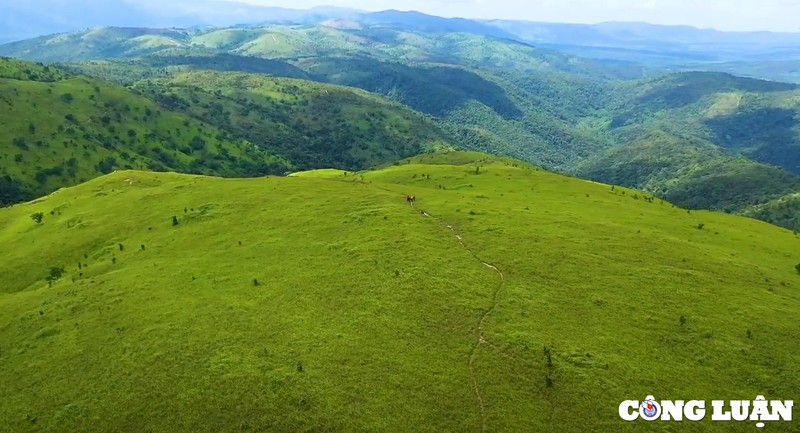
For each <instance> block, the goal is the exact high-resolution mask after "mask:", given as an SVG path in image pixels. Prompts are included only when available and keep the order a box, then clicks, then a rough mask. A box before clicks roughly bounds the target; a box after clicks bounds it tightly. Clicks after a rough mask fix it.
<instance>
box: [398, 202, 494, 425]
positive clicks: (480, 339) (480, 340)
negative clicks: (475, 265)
mask: <svg viewBox="0 0 800 433" xmlns="http://www.w3.org/2000/svg"><path fill="white" fill-rule="evenodd" d="M411 207H412V208H414V203H413V202H412V203H411ZM420 214H422V216H424V217H426V218H430V219H432V220H434V221H436V222H438V223H439V224H440V225H442V226H444V227H446V228H447V229H449V230H450V231H451V232H452V233H453V235H455V237H456V239H457V240H458V243H459V244H461V247H462V248H464V249H465V250H467V252H468V253H470V255H471V256H472V257H474V258H475V260H478V261H479V262H481V264H482V265H484V266H486V267H487V268H489V269H492V270H493V271H495V272H496V273H497V275H498V276H499V277H500V282H499V284H498V285H497V287H496V288H495V290H494V292H493V293H492V303H491V305H490V306H489V308H487V309H486V311H484V313H483V315H482V316H481V318H480V320H479V321H478V324H477V328H476V331H475V343H474V344H473V345H472V350H471V351H470V354H469V361H468V365H469V375H470V379H471V381H472V388H473V390H474V391H475V397H476V398H477V399H478V407H479V409H480V416H481V432H482V433H486V405H485V402H484V399H483V395H482V394H481V389H480V386H479V385H478V378H477V375H476V374H475V358H476V356H477V353H478V348H479V347H480V346H481V345H482V344H488V345H489V346H491V347H494V346H493V345H492V344H490V343H489V342H488V341H487V340H486V338H485V336H484V335H483V327H484V325H485V323H486V320H487V319H488V318H489V315H491V314H492V312H493V311H494V309H495V307H497V297H498V295H499V294H500V291H501V290H502V289H503V287H504V286H505V282H506V276H505V274H503V271H501V270H500V269H499V268H498V267H497V266H495V265H493V264H491V263H489V262H486V261H485V260H483V259H482V258H480V257H479V256H478V255H477V254H475V253H474V252H473V251H472V250H470V249H469V247H467V245H466V244H465V243H464V238H463V237H462V236H461V235H460V234H459V233H458V232H457V231H456V229H455V228H453V226H451V225H449V224H447V223H444V222H442V221H441V220H439V219H438V218H436V217H433V216H431V215H430V214H429V213H427V212H425V211H422V210H421V211H420Z"/></svg>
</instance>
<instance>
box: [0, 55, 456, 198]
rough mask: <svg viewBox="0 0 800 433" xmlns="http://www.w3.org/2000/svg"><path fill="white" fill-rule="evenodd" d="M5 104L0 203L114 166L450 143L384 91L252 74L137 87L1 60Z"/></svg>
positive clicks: (212, 165) (275, 164)
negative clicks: (375, 92)
mask: <svg viewBox="0 0 800 433" xmlns="http://www.w3.org/2000/svg"><path fill="white" fill-rule="evenodd" d="M220 86H227V87H228V88H229V89H234V88H235V89H236V90H235V91H233V90H231V91H228V90H225V91H222V90H220ZM145 90H146V91H145ZM147 96H150V97H151V98H148V97H147ZM3 107H5V108H3ZM0 110H2V113H3V115H2V117H0V126H2V132H0V185H2V189H0V203H2V204H8V203H13V202H15V201H18V200H22V199H31V198H33V197H35V196H37V195H42V194H45V193H48V192H51V191H54V190H56V189H58V188H60V187H63V186H68V185H74V184H76V183H79V182H83V181H86V180H89V179H91V178H93V177H96V176H98V175H99V174H102V173H108V172H110V171H112V170H114V169H134V168H136V169H150V170H155V171H178V172H185V173H197V174H213V175H221V176H237V177H241V176H260V175H264V174H282V173H285V172H287V171H292V170H296V169H298V168H300V169H308V168H316V167H339V168H344V169H353V170H354V169H363V168H366V167H369V166H372V165H376V164H382V163H387V162H393V161H396V160H399V159H402V158H406V157H409V156H411V155H415V154H418V153H421V152H424V151H427V150H434V149H439V150H442V149H451V148H453V143H452V140H451V139H450V138H449V135H448V134H447V133H446V132H444V131H443V130H442V129H440V128H439V127H437V126H436V125H435V124H433V123H432V122H431V121H430V120H429V119H427V118H425V117H423V116H421V115H419V114H418V113H414V112H413V111H411V110H408V109H407V108H405V107H402V106H400V105H398V104H394V103H392V102H390V101H388V100H385V99H383V98H380V97H377V96H375V95H370V94H367V93H366V92H363V91H360V90H357V89H350V88H345V87H341V86H331V85H325V84H315V83H310V82H308V81H298V80H290V79H272V78H264V77H261V76H255V75H250V74H244V73H240V74H233V73H231V74H225V73H215V72H204V73H187V74H184V75H179V76H177V77H175V78H174V79H173V80H172V81H170V82H161V84H156V83H155V82H153V81H150V82H147V83H143V84H142V86H141V88H140V89H134V90H131V89H128V88H124V87H121V86H118V85H113V84H110V83H108V82H104V81H101V80H98V79H93V78H88V77H85V76H78V75H71V74H69V73H66V72H64V71H62V70H60V69H58V68H55V67H50V66H45V65H37V64H33V63H25V62H18V61H12V60H8V59H0Z"/></svg>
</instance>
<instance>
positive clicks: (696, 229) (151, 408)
mask: <svg viewBox="0 0 800 433" xmlns="http://www.w3.org/2000/svg"><path fill="white" fill-rule="evenodd" d="M409 194H410V195H415V196H416V198H417V201H416V203H415V205H414V206H413V207H412V206H411V205H409V204H408V203H407V202H406V200H405V197H406V195H409ZM37 212H41V213H42V214H43V219H42V222H41V223H36V222H35V221H34V220H33V219H32V218H31V215H32V214H34V213H37ZM426 215H428V216H426ZM173 217H174V218H173ZM448 226H450V228H448ZM459 237H460V238H461V242H459ZM799 246H800V239H798V238H797V236H796V235H794V234H793V233H792V232H790V231H786V230H783V229H779V228H777V227H774V226H771V225H768V224H766V223H763V222H759V221H756V220H751V219H745V218H741V217H735V216H730V215H725V214H717V213H711V212H696V211H691V212H688V211H686V210H683V209H680V208H677V207H673V206H672V205H671V204H669V203H666V202H661V200H660V199H658V198H651V197H649V196H647V195H645V194H643V193H641V192H637V191H633V190H628V189H623V188H617V187H614V188H612V187H611V186H608V185H602V184H597V183H592V182H586V181H582V180H578V179H575V178H569V177H564V176H559V175H555V174H551V173H548V172H545V171H543V170H540V169H538V168H536V167H532V166H528V165H525V164H524V163H520V162H517V161H514V160H507V159H499V158H493V157H488V156H486V155H481V154H473V153H448V154H434V155H425V156H422V157H419V158H414V159H412V160H408V161H404V162H402V163H399V164H397V165H393V166H388V167H384V168H380V169H375V170H371V171H365V172H361V173H352V172H343V171H337V170H325V171H317V172H308V173H299V174H297V175H293V176H290V177H280V178H278V177H269V178H260V179H247V180H238V179H218V178H210V177H199V176H188V175H177V174H168V173H144V172H137V171H120V172H116V173H113V174H110V175H107V176H104V177H101V178H99V179H95V180H92V181H90V182H87V183H85V184H82V185H80V186H77V187H74V188H68V189H63V190H60V191H58V192H56V193H54V194H52V195H50V196H48V197H45V198H43V199H41V200H37V201H35V202H32V203H25V204H20V205H16V206H14V207H11V208H5V209H0V275H2V280H0V281H1V282H0V292H2V294H0V395H2V398H0V430H2V431H14V432H24V431H84V432H94V431H97V432H106V431H131V432H133V431H136V432H139V431H153V432H173V431H193V432H206V431H207V432H219V431H225V432H234V431H236V432H238V431H285V432H296V431H307V432H312V431H313V432H323V431H325V432H333V431H337V432H383V431H409V432H425V431H428V432H444V431H448V432H470V431H474V432H480V431H489V432H512V431H519V432H550V431H558V432H562V431H563V432H587V431H598V432H606V431H607V432H627V431H680V432H683V431H719V432H723V431H725V432H727V431H742V432H744V431H747V432H749V431H754V430H755V423H741V424H728V423H710V422H705V421H704V422H700V423H689V422H684V423H654V424H646V423H644V422H635V423H627V422H624V421H621V420H620V419H619V416H618V414H617V409H618V405H619V404H620V402H622V401H623V400H629V399H643V398H644V397H645V396H646V395H649V394H651V395H654V396H655V397H656V398H657V399H672V400H677V399H706V400H711V399H725V400H733V399H744V400H752V399H754V398H755V397H756V396H757V395H765V396H766V397H767V398H768V399H781V400H791V399H795V400H796V399H798V397H800V395H798V390H800V376H799V375H798V373H797V371H798V370H799V369H800V353H798V351H797V348H798V345H797V338H798V336H800V323H798V321H797V316H798V313H800V293H799V292H798V289H799V288H800V275H798V273H797V271H796V270H795V265H796V264H797V263H798V262H800V255H798V251H800V248H798V247H799ZM487 265H492V266H495V267H496V268H497V271H495V270H494V269H492V268H491V267H489V266H487ZM53 268H55V269H53ZM62 268H63V273H61V272H60V270H61V269H62ZM59 274H60V275H59ZM501 275H502V279H501ZM56 277H58V278H56ZM48 278H50V281H48ZM479 324H480V326H479ZM479 328H480V329H479ZM767 428H768V429H770V431H800V429H798V426H797V424H796V423H794V424H790V423H782V424H768V426H767Z"/></svg>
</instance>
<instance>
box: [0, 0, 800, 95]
mask: <svg viewBox="0 0 800 433" xmlns="http://www.w3.org/2000/svg"><path fill="white" fill-rule="evenodd" d="M81 5H82V6H83V7H81V8H76V7H75V4H74V3H72V2H70V1H67V0H40V1H37V2H35V3H24V2H15V3H14V4H11V5H4V9H5V10H4V11H3V12H4V13H3V14H2V16H0V43H8V42H13V41H18V40H24V39H29V38H34V37H38V36H42V35H49V34H55V33H62V32H72V31H76V30H82V29H86V28H92V27H107V26H112V27H137V28H196V27H201V28H206V27H230V26H239V27H249V26H262V25H265V24H298V25H315V24H320V23H324V22H330V21H331V20H345V21H355V22H358V23H359V25H370V26H389V27H402V28H404V29H414V30H417V31H428V32H431V31H432V32H451V33H453V32H455V33H471V34H478V35H482V36H491V37H496V38H504V39H511V40H515V41H519V42H524V43H529V44H533V45H536V46H539V47H543V48H552V49H555V50H559V51H562V52H566V53H569V54H574V55H578V56H581V57H587V58H593V59H597V60H601V61H604V62H608V63H614V64H622V65H631V66H633V67H642V66H643V67H646V68H649V69H652V70H657V71H686V70H707V71H719V72H729V73H732V74H736V75H741V76H748V77H753V78H762V79H769V80H774V81H789V82H800V33H773V32H723V31H717V30H712V29H698V28H694V27H689V26H663V25H653V24H647V23H637V22H607V23H600V24H560V23H544V22H528V21H508V20H469V19H463V18H441V17H436V16H431V15H426V14H423V13H420V12H414V11H410V12H403V11H396V10H387V11H382V12H374V13H373V12H364V11H358V10H354V9H347V8H336V7H317V8H313V9H308V10H303V9H287V8H277V7H265V6H254V5H250V4H246V3H240V2H233V1H221V0H200V1H189V0H175V1H170V2H160V3H159V2H154V1H152V0H145V1H142V2H133V1H126V0H108V1H105V0H87V1H84V2H82V3H81ZM3 51H4V52H8V50H3Z"/></svg>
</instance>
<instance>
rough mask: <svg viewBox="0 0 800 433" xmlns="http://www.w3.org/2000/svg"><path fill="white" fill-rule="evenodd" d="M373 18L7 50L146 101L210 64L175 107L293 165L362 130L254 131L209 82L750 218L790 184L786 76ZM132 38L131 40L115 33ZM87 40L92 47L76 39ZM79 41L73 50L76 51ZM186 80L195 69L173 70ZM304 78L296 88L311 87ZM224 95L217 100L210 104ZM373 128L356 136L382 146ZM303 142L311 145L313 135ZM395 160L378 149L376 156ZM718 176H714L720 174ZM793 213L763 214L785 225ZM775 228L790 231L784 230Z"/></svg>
mask: <svg viewBox="0 0 800 433" xmlns="http://www.w3.org/2000/svg"><path fill="white" fill-rule="evenodd" d="M385 15H386V16H384V17H383V18H381V16H378V17H376V18H374V19H373V21H370V20H366V19H365V20H361V21H342V20H340V21H330V22H326V23H323V24H320V25H313V26H286V25H269V26H255V27H246V26H241V27H234V28H223V29H205V30H197V29H196V30H192V31H179V30H170V32H173V33H175V34H174V35H172V36H169V37H167V39H168V40H169V42H168V43H167V42H165V43H163V44H160V45H159V44H148V43H144V42H142V39H141V37H143V36H146V39H147V38H149V39H152V38H155V37H160V36H159V35H165V31H162V30H148V29H117V28H103V29H94V30H90V31H86V32H78V33H74V34H70V35H66V36H59V37H56V38H50V39H48V40H47V43H46V44H44V45H42V43H43V40H40V41H29V42H21V43H20V44H17V45H15V46H13V48H14V49H15V50H17V51H15V52H17V53H22V54H24V53H23V52H22V51H19V49H21V48H22V47H28V48H27V49H31V50H32V51H31V53H34V52H35V53H37V55H38V56H44V57H50V56H56V58H57V57H58V56H59V55H62V54H63V56H64V57H62V58H61V59H62V60H68V59H71V58H105V60H92V61H88V62H83V63H79V64H76V65H72V68H73V70H75V71H79V72H83V73H86V74H93V75H97V76H99V77H102V78H104V79H107V80H112V81H115V82H118V83H124V84H126V85H129V86H133V87H134V88H138V89H140V90H141V91H144V92H145V93H146V94H148V95H149V96H151V97H153V98H156V99H158V98H160V95H162V94H168V93H169V92H166V91H165V90H163V89H161V88H160V87H159V86H162V85H163V83H170V82H171V81H172V84H171V85H175V84H176V83H174V81H175V77H178V76H182V77H184V78H182V80H185V81H192V80H196V81H197V80H199V81H200V82H202V81H206V80H207V78H205V76H206V75H207V74H208V71H209V70H211V71H214V72H215V73H214V74H212V75H213V76H214V77H216V78H214V79H213V80H211V81H212V82H214V86H211V87H215V89H213V90H219V92H218V94H210V93H209V90H212V89H210V87H209V86H205V90H203V96H202V97H200V96H197V97H195V100H197V101H200V100H201V99H203V100H204V101H205V102H203V103H202V104H184V105H185V107H184V108H183V109H182V110H183V111H184V113H187V114H190V115H192V116H195V117H198V118H200V119H202V120H203V121H205V122H210V123H212V124H214V125H215V126H217V127H219V128H222V129H224V130H226V131H228V132H229V133H231V134H235V135H236V136H238V137H245V138H247V139H248V140H250V141H253V142H267V143H283V144H284V147H283V149H281V148H280V146H278V147H274V146H273V147H271V148H270V149H271V150H272V151H276V152H279V154H280V155H283V156H287V157H289V158H290V159H292V157H291V156H288V155H287V153H286V151H287V147H288V148H289V149H298V147H299V148H304V146H306V147H307V146H311V147H317V148H318V149H317V150H316V151H314V152H312V153H315V155H317V156H319V155H320V154H324V153H325V152H328V155H329V158H328V160H331V158H330V157H331V156H333V155H338V154H340V153H341V152H340V150H342V149H347V148H349V149H354V147H353V146H354V144H353V143H350V144H346V143H344V142H345V141H347V140H346V138H345V137H360V136H363V135H362V132H360V131H355V130H353V129H352V128H351V129H348V130H347V131H346V132H347V133H346V134H345V133H344V132H343V133H339V134H336V138H334V139H333V140H330V139H329V138H328V137H329V136H328V135H327V133H328V132H329V131H330V129H329V128H327V127H324V126H322V128H317V127H314V126H311V127H309V126H308V125H307V124H306V123H303V124H300V123H297V122H294V121H292V122H289V123H290V125H289V127H288V128H279V129H275V128H268V127H261V128H259V127H258V125H262V126H263V125H266V123H259V122H252V121H247V122H244V123H242V122H241V121H242V120H244V119H246V118H247V117H248V116H251V120H252V119H255V118H253V117H252V116H253V115H254V114H253V112H254V111H255V112H260V113H264V112H266V111H269V110H270V108H269V107H268V106H267V108H264V106H263V105H260V104H261V102H259V101H258V99H259V98H258V97H256V98H255V99H253V98H250V99H249V100H248V101H244V100H240V101H234V100H232V99H231V95H234V94H236V95H240V94H242V93H244V94H248V95H251V96H252V95H253V92H249V91H245V92H242V91H241V89H237V88H236V85H234V83H233V82H232V81H231V80H229V79H225V78H220V77H222V76H225V75H226V74H230V73H233V72H245V73H248V74H253V73H257V74H266V75H269V76H272V77H288V78H295V79H303V80H310V81H316V82H319V83H326V84H337V85H344V86H349V87H355V88H360V89H363V90H367V91H369V92H372V93H376V94H380V95H383V96H386V97H388V98H390V99H393V100H394V101H396V102H399V103H401V104H404V105H406V106H408V107H410V108H412V109H413V110H415V111H418V112H421V113H423V114H426V115H428V116H430V117H433V118H435V119H436V120H437V121H438V125H437V127H436V128H433V129H427V130H430V131H433V132H432V133H431V134H428V133H425V134H423V135H425V136H426V137H431V138H425V139H423V140H422V141H423V142H431V141H433V142H441V141H444V142H448V143H450V144H454V145H458V146H460V147H462V148H467V149H473V150H478V151H483V152H490V153H494V154H499V155H508V156H512V157H515V158H520V159H524V160H526V161H529V162H532V163H535V164H539V165H542V166H545V167H547V168H548V169H552V170H557V171H560V172H564V173H570V174H574V175H579V176H582V177H588V178H591V179H595V180H599V181H603V182H610V183H611V182H613V183H618V184H622V185H625V186H629V187H635V188H641V189H645V190H647V191H649V192H650V193H653V194H658V195H661V196H664V197H667V198H669V199H670V200H672V201H674V202H676V203H678V204H680V205H683V206H688V207H693V208H709V209H717V210H725V211H728V212H735V213H742V214H748V215H772V214H774V213H763V212H756V213H754V212H755V211H754V209H753V207H754V206H760V205H763V204H765V203H766V202H769V201H772V200H775V199H778V198H780V197H783V196H786V195H791V194H793V193H795V192H797V191H798V189H797V185H798V175H800V166H799V165H798V164H799V163H800V136H798V133H797V125H796V119H795V118H796V117H797V116H798V99H797V98H798V94H800V90H798V87H797V85H793V84H783V83H774V82H767V81H759V80H754V79H745V78H740V77H735V76H732V75H728V74H723V73H704V72H695V73H678V74H668V75H660V76H656V77H650V78H640V77H641V75H642V74H643V73H644V72H643V71H642V70H641V69H633V70H630V69H628V70H626V68H625V67H624V66H616V67H610V66H608V65H604V64H601V63H598V62H593V61H590V60H586V59H581V58H578V57H575V56H567V55H563V54H560V53H558V52H555V51H550V50H545V49H540V48H537V47H532V46H529V45H526V44H523V43H519V42H515V41H513V40H508V39H500V38H497V37H490V36H486V35H482V34H479V33H480V32H478V31H476V30H474V29H472V30H470V29H469V28H464V29H463V32H462V33H443V32H440V31H436V25H433V24H430V23H429V24H424V23H417V24H413V25H412V24H409V23H404V21H403V20H406V19H411V20H412V21H414V20H416V18H419V17H416V18H415V16H411V17H409V16H408V15H405V14H400V15H397V14H391V13H390V14H385ZM391 17H394V18H391ZM381 20H383V21H381ZM434 21H435V22H438V21H436V20H434ZM444 24H447V25H455V26H465V25H467V24H468V23H464V22H462V21H458V20H455V21H447V23H444ZM444 24H442V25H444ZM437 25H438V24H437ZM467 27H468V26H467ZM131 32H133V34H135V35H138V36H135V37H125V35H126V34H128V33H131ZM88 35H92V38H90V40H91V41H92V42H91V44H90V43H88V42H86V38H87V36H88ZM95 39H96V40H95ZM120 41H122V42H120ZM26 44H27V45H26ZM35 47H41V48H42V49H41V50H39V49H36V48H35ZM7 48H8V47H7ZM84 51H85V53H84V54H82V56H83V57H80V56H78V57H75V53H76V52H84ZM59 53H62V54H59ZM140 55H143V56H144V57H138V56H140ZM194 75H197V76H198V77H201V78H197V79H193V78H185V77H192V76H194ZM634 78H636V79H634ZM148 83H150V84H148ZM153 83H155V84H153ZM195 84H196V83H195ZM309 86H311V85H308V86H307V85H305V84H303V85H300V84H298V85H296V87H298V88H300V89H306V88H314V87H313V86H311V87H309ZM194 87H199V88H201V89H202V88H203V86H202V85H200V86H198V85H195V86H194ZM181 89H182V90H181V92H183V93H184V95H183V96H181V98H183V100H185V101H186V100H187V99H186V96H187V94H186V93H187V92H197V90H187V89H188V88H187V87H186V86H182V87H181ZM165 92H166V93H165ZM303 92H305V90H301V93H303ZM256 93H257V92H256ZM223 94H224V95H227V96H226V97H225V98H222V99H221V100H220V101H216V100H214V101H212V99H215V98H220V97H221V95H223ZM237 97H238V96H237ZM290 99H291V98H290ZM305 99H307V98H306V97H305V96H301V97H300V100H305ZM160 100H161V102H162V103H167V104H169V101H167V100H165V99H163V98H162V99H160ZM243 103H244V104H245V105H247V104H255V105H251V108H256V110H252V109H248V108H247V107H245V106H242V104H243ZM214 104H217V105H214ZM211 106H213V107H216V108H215V109H222V113H237V112H238V113H245V112H246V113H247V115H244V116H242V115H229V114H225V115H222V116H220V115H216V114H214V113H212V112H209V110H208V108H209V107H211ZM366 106H369V105H366ZM168 107H170V108H173V109H174V108H176V106H172V105H168ZM286 108H287V110H289V111H287V113H295V114H296V116H295V117H300V118H303V119H307V117H308V113H307V112H305V109H304V108H303V109H301V110H300V111H298V107H297V106H295V107H293V108H290V107H286ZM264 110H266V111H264ZM335 117H336V119H337V120H336V121H335V123H336V124H337V125H338V124H342V125H347V124H351V123H352V121H346V119H348V115H347V114H346V113H344V114H342V113H340V114H337V115H336V116H335ZM355 122H356V123H357V122H358V121H357V120H356V121H355ZM282 124H283V125H284V126H285V125H286V124H287V123H286V122H283V123H282ZM254 125H255V126H254ZM242 126H247V127H248V128H243V127H242ZM307 130H311V131H314V133H313V134H309V133H307ZM435 130H439V132H436V131H435ZM276 131H279V132H278V133H276ZM375 131H376V130H375V129H371V130H370V132H368V133H367V134H366V136H368V137H370V136H371V137H373V138H376V139H377V140H378V141H382V139H380V138H377V137H380V136H381V135H380V134H376V133H375ZM282 133H283V135H281V134H282ZM401 135H404V134H401ZM437 136H439V137H445V138H435V137H437ZM446 137H452V138H451V139H446ZM315 139H316V140H317V141H318V142H319V144H310V142H311V141H314V140H315ZM647 140H650V141H649V142H647ZM399 141H400V142H404V140H403V139H400V140H399ZM325 142H336V143H339V144H338V145H337V147H336V149H337V150H333V149H322V147H324V145H323V144H322V143H325ZM359 146H366V147H367V148H368V149H370V148H372V146H373V145H372V144H368V143H367V144H365V143H361V144H360V145H359ZM388 147H389V148H393V149H398V148H401V149H407V150H408V152H405V153H404V154H403V153H402V152H400V154H399V156H400V157H404V156H408V155H409V154H411V153H413V151H420V150H421V149H419V148H413V149H412V148H410V147H408V146H403V145H400V144H393V145H390V146H388ZM434 147H435V146H434ZM300 151H301V152H305V150H300ZM356 153H357V152H356ZM394 154H397V152H393V151H388V152H387V153H386V154H384V156H386V157H387V158H388V155H394ZM741 157H744V158H747V160H741ZM354 158H355V159H354ZM656 159H659V160H657V161H656ZM333 162H334V163H329V164H321V163H320V159H319V158H317V157H316V156H315V157H314V158H312V159H311V160H310V163H309V164H306V165H302V167H303V168H313V167H320V166H336V167H339V168H363V167H365V166H369V165H373V164H378V163H380V162H381V161H374V160H363V159H361V160H360V159H359V157H354V156H353V155H352V153H351V154H348V155H345V156H344V157H343V158H339V159H333ZM347 164H350V166H349V167H346V166H347ZM776 167H780V168H781V169H783V170H780V169H776ZM720 171H722V172H727V173H726V174H723V175H721V176H722V177H720V174H719V172H720ZM723 185H724V186H723ZM723 191H724V193H722V192H723ZM717 193H721V194H717ZM794 220H795V218H780V219H775V220H773V219H769V220H768V221H771V222H776V223H779V224H783V225H786V221H794ZM788 227H791V228H793V229H800V226H796V225H794V224H792V225H789V226H788Z"/></svg>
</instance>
